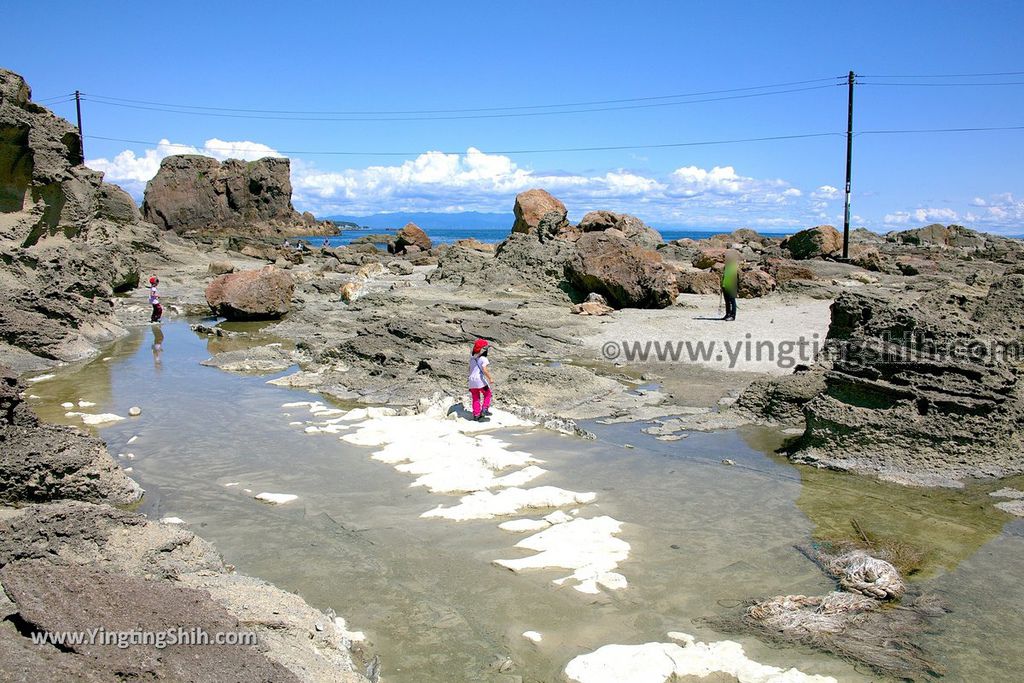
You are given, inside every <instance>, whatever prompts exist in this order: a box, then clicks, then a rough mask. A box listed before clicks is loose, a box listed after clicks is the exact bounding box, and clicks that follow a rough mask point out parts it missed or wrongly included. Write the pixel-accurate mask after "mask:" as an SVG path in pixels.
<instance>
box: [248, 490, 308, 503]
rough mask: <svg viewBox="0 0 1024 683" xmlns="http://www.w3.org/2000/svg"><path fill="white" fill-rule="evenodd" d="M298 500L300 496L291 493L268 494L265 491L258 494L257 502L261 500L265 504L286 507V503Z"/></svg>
mask: <svg viewBox="0 0 1024 683" xmlns="http://www.w3.org/2000/svg"><path fill="white" fill-rule="evenodd" d="M296 498H298V496H296V495H293V494H291V493H267V492H266V491H264V492H263V493H257V494H256V500H261V501H263V502H264V503H272V504H274V505H284V504H285V503H290V502H292V501H293V500H295V499H296Z"/></svg>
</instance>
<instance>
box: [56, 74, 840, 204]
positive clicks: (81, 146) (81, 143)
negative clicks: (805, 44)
mask: <svg viewBox="0 0 1024 683" xmlns="http://www.w3.org/2000/svg"><path fill="white" fill-rule="evenodd" d="M75 111H76V112H78V153H79V154H80V155H81V157H82V163H83V164H84V163H85V136H84V135H82V93H80V92H78V91H77V90H76V91H75ZM847 178H849V172H847ZM846 184H847V187H849V184H850V182H849V180H847V182H846Z"/></svg>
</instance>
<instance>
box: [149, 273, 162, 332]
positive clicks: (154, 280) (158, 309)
mask: <svg viewBox="0 0 1024 683" xmlns="http://www.w3.org/2000/svg"><path fill="white" fill-rule="evenodd" d="M159 284H160V278H158V277H155V276H154V277H151V278H149V305H150V306H152V307H153V314H152V315H151V316H149V322H151V323H158V322H160V319H161V318H162V317H163V316H164V307H163V306H161V305H160V292H158V291H157V289H156V288H157V285H159Z"/></svg>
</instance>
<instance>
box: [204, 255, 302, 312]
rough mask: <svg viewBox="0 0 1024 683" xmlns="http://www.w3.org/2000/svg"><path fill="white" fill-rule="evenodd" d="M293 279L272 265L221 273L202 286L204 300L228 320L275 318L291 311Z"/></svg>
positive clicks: (293, 289) (293, 288)
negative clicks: (203, 287) (204, 295)
mask: <svg viewBox="0 0 1024 683" xmlns="http://www.w3.org/2000/svg"><path fill="white" fill-rule="evenodd" d="M294 291H295V281H294V280H292V277H291V276H290V275H289V274H288V273H286V272H284V271H281V270H278V269H277V268H275V267H274V266H264V267H263V268H261V269H259V270H243V271H239V272H235V273H228V274H226V275H221V276H219V277H217V278H215V279H214V280H213V282H211V283H210V284H209V285H207V287H206V302H207V303H208V304H209V305H210V308H211V309H212V310H213V312H214V313H215V314H216V315H221V316H224V317H225V318H227V319H228V320H275V319H277V318H280V317H281V316H283V315H285V314H286V313H288V311H289V310H291V305H292V294H293V293H294Z"/></svg>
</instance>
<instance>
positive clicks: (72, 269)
mask: <svg viewBox="0 0 1024 683" xmlns="http://www.w3.org/2000/svg"><path fill="white" fill-rule="evenodd" d="M0 214H3V216H2V220H0V290H3V292H4V296H3V297H2V300H0V343H6V344H11V345H14V346H18V347H21V348H23V349H26V350H28V351H29V352H30V353H32V354H34V355H35V356H38V357H40V358H42V359H45V360H44V361H42V362H43V363H44V364H45V362H46V361H50V362H52V361H57V360H60V361H71V360H78V359H80V358H83V357H85V356H87V355H89V354H90V353H92V352H94V351H95V348H96V345H97V344H99V343H102V342H107V341H111V340H113V339H114V338H116V337H117V336H120V335H121V334H123V333H124V330H123V329H122V328H121V327H120V326H119V325H118V324H117V323H116V322H115V320H114V319H113V316H112V315H111V311H112V303H111V300H110V297H111V296H112V295H113V294H114V293H116V292H122V291H126V290H128V289H131V288H133V287H135V286H136V285H137V284H138V281H139V269H140V266H139V260H138V254H139V253H140V252H144V251H145V252H153V251H157V250H159V249H160V240H159V238H158V236H157V231H156V230H155V228H153V226H151V225H149V224H146V223H142V222H140V219H139V212H138V209H137V208H136V207H135V205H134V203H133V202H132V200H131V198H130V197H128V195H127V194H126V193H125V192H124V191H123V190H121V189H120V188H118V187H116V186H114V185H110V184H107V183H104V182H103V175H102V174H101V173H99V172H97V171H93V170H91V169H88V168H86V167H85V166H83V165H82V158H81V151H80V140H79V137H78V131H77V130H76V129H75V128H74V127H73V126H72V125H71V124H70V123H68V122H67V121H65V120H63V119H60V118H58V117H56V116H54V115H53V114H52V113H51V112H50V111H48V110H47V109H45V108H44V107H41V106H39V105H37V104H35V103H33V102H32V100H31V90H30V89H29V87H28V85H27V84H26V83H25V81H24V79H22V78H21V77H20V76H18V75H17V74H14V73H12V72H10V71H6V70H0Z"/></svg>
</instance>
